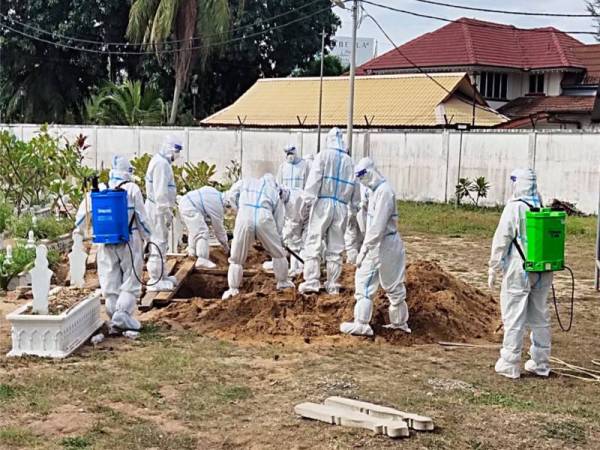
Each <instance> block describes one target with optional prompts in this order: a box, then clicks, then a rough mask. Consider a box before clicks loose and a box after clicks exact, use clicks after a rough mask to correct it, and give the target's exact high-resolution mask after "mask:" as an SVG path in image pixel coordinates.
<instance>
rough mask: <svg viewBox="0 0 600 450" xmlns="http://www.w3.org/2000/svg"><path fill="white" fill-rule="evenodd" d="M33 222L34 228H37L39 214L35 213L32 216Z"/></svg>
mask: <svg viewBox="0 0 600 450" xmlns="http://www.w3.org/2000/svg"><path fill="white" fill-rule="evenodd" d="M31 223H32V224H33V228H37V216H36V215H34V216H33V217H32V218H31Z"/></svg>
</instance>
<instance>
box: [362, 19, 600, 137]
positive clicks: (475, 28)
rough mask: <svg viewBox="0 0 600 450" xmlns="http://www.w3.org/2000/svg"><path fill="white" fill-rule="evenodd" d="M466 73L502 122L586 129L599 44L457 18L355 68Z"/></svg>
mask: <svg viewBox="0 0 600 450" xmlns="http://www.w3.org/2000/svg"><path fill="white" fill-rule="evenodd" d="M419 69H421V70H424V71H427V72H444V71H449V72H456V71H461V72H467V73H468V74H469V75H470V77H471V80H472V82H473V83H474V84H475V86H476V87H477V89H478V90H479V92H480V93H481V94H482V96H483V97H484V98H485V99H486V100H487V102H488V104H489V105H490V106H491V107H493V108H495V109H498V111H499V112H501V113H502V114H504V115H506V116H508V117H510V118H511V119H514V120H513V121H511V122H508V123H507V124H505V125H503V126H508V127H532V126H533V127H535V126H537V127H560V128H567V127H568V128H571V127H578V128H581V127H587V126H589V124H590V117H591V113H592V109H593V107H594V99H595V94H596V87H597V85H598V81H599V78H600V45H585V44H584V43H582V42H580V41H578V40H577V39H575V38H573V37H571V36H569V35H568V34H566V33H564V32H562V31H560V30H557V29H556V28H552V27H546V28H532V29H519V28H516V27H514V26H511V25H503V24H498V23H493V22H485V21H481V20H475V19H467V18H462V19H458V20H457V21H455V22H451V23H449V24H448V25H445V26H443V27H442V28H439V29H438V30H435V31H433V32H431V33H427V34H424V35H422V36H419V37H417V38H416V39H413V40H412V41H409V42H407V43H406V44H404V45H402V46H400V47H399V48H398V50H396V49H392V50H391V51H389V52H387V53H385V54H383V55H381V56H379V57H377V58H374V59H372V60H370V61H368V62H367V63H365V64H363V65H362V66H360V67H359V68H358V70H357V73H359V74H364V75H378V74H391V73H415V72H419V71H420V70H419Z"/></svg>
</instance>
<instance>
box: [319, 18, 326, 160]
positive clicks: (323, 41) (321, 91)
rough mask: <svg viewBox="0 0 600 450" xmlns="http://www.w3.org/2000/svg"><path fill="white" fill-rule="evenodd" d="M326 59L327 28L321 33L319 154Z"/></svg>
mask: <svg viewBox="0 0 600 450" xmlns="http://www.w3.org/2000/svg"><path fill="white" fill-rule="evenodd" d="M324 59H325V27H323V31H322V32H321V82H320V84H319V124H318V126H317V153H319V152H320V151H321V116H322V112H323V68H324V65H323V64H324Z"/></svg>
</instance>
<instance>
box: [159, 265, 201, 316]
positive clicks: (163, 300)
mask: <svg viewBox="0 0 600 450" xmlns="http://www.w3.org/2000/svg"><path fill="white" fill-rule="evenodd" d="M194 264H195V261H194V260H193V259H186V260H185V261H183V263H181V264H180V265H179V269H178V270H177V273H175V278H177V284H175V289H173V290H172V291H168V292H159V293H158V295H157V296H156V297H154V305H155V306H164V305H168V304H169V303H170V302H171V299H172V298H173V296H174V295H175V294H176V293H177V291H178V290H179V288H180V287H181V285H182V284H183V282H184V280H185V279H186V278H187V276H188V275H189V274H190V273H192V271H193V270H194Z"/></svg>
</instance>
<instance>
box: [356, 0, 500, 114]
mask: <svg viewBox="0 0 600 450" xmlns="http://www.w3.org/2000/svg"><path fill="white" fill-rule="evenodd" d="M363 1H365V0H363ZM365 3H369V2H365ZM361 8H362V10H363V12H364V14H365V17H368V18H369V19H371V20H372V21H373V22H374V23H375V25H376V26H377V28H379V31H381V32H382V33H383V35H384V36H385V37H386V39H387V40H388V41H389V43H390V44H391V45H392V47H394V49H395V50H396V51H397V52H398V54H399V55H400V56H402V57H403V58H404V59H406V61H408V63H409V64H410V65H411V66H413V67H414V68H415V69H417V70H418V71H419V72H420V73H422V74H423V75H425V76H426V77H427V78H429V79H430V80H431V81H433V82H434V83H435V84H436V85H437V86H438V87H440V88H441V89H443V90H444V91H446V92H447V93H448V94H450V95H452V94H453V93H452V92H451V91H450V90H448V89H447V88H446V86H444V85H443V84H442V83H440V82H439V81H437V80H436V79H435V78H434V77H432V76H431V75H430V74H429V73H428V72H427V71H426V70H424V69H423V68H422V67H420V66H418V65H417V64H415V63H414V62H413V61H412V60H411V59H410V58H408V57H407V56H406V55H405V54H404V53H403V52H402V50H400V48H399V47H398V46H397V45H396V43H395V42H394V40H393V39H392V38H391V37H390V35H389V34H388V33H387V32H386V31H385V30H384V29H383V27H382V26H381V25H380V24H379V22H378V21H377V20H376V19H375V18H374V17H373V16H372V15H371V14H369V13H368V12H367V10H365V8H364V7H363V6H362V5H361ZM473 89H475V88H474V87H473ZM454 98H456V99H458V100H460V101H461V102H463V103H466V104H467V105H469V106H470V107H474V108H477V109H480V110H482V111H486V112H488V113H490V112H491V113H493V112H494V111H493V110H492V109H491V108H487V107H485V106H481V105H478V104H477V103H474V102H473V101H467V100H465V99H463V98H462V97H461V96H460V95H456V96H455V97H454Z"/></svg>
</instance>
